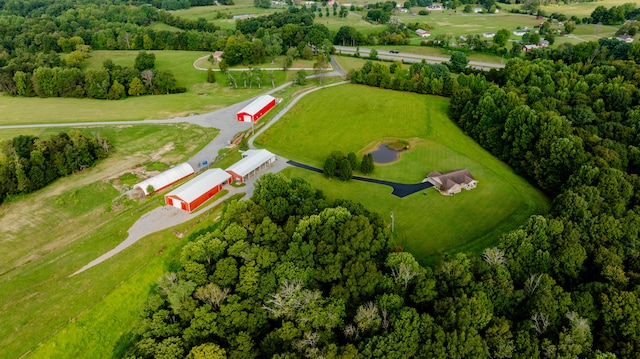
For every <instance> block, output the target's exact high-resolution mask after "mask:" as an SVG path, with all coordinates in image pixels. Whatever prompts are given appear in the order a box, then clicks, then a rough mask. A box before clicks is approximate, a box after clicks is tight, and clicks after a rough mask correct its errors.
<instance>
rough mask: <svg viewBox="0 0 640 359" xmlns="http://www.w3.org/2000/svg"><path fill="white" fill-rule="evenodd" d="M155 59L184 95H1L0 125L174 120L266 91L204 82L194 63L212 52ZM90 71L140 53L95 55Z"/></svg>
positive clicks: (127, 62) (160, 54)
mask: <svg viewBox="0 0 640 359" xmlns="http://www.w3.org/2000/svg"><path fill="white" fill-rule="evenodd" d="M150 52H153V53H154V54H155V55H156V68H157V69H160V70H171V71H172V72H173V73H174V75H175V76H176V79H177V80H178V85H179V86H185V87H186V88H187V92H186V93H182V94H173V95H154V96H140V97H128V98H126V99H124V100H119V101H108V100H93V99H76V98H27V97H11V96H6V95H5V96H0V113H2V116H0V125H15V124H28V123H66V122H78V121H82V122H85V121H87V122H96V121H126V120H143V119H149V118H172V117H177V116H187V115H189V114H192V113H193V114H200V113H207V112H211V111H214V110H216V109H220V108H223V107H226V106H229V105H232V104H234V103H237V102H240V101H243V100H246V99H248V98H251V97H253V96H256V95H258V94H261V93H263V92H265V91H267V88H266V87H263V88H262V89H258V88H256V87H254V88H253V89H248V88H247V89H244V88H239V89H231V88H229V87H228V86H227V84H226V79H225V77H224V75H223V74H216V81H217V82H216V83H215V84H209V83H206V82H205V80H206V76H207V73H206V71H199V70H196V69H195V68H193V62H194V61H195V60H196V59H197V58H199V57H201V56H205V55H208V54H209V53H208V52H190V51H150ZM91 54H92V56H91V58H89V59H88V60H87V64H86V65H85V67H86V68H96V67H101V66H102V63H103V62H104V61H105V60H106V59H112V60H113V61H114V63H115V64H116V65H122V66H133V63H134V61H135V57H136V56H137V55H138V51H93V52H92V53H91ZM285 76H286V75H285V74H284V73H283V72H282V71H276V86H278V85H281V84H282V83H284V80H285Z"/></svg>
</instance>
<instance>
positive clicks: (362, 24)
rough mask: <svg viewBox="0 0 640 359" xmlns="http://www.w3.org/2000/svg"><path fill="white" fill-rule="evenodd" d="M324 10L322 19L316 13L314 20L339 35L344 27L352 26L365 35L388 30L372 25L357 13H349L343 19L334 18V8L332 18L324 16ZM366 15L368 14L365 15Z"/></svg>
mask: <svg viewBox="0 0 640 359" xmlns="http://www.w3.org/2000/svg"><path fill="white" fill-rule="evenodd" d="M324 11H325V10H324V8H323V9H322V14H323V16H322V17H318V16H317V13H316V17H315V19H314V20H313V22H314V23H315V24H322V25H324V26H326V27H327V28H328V29H329V30H331V31H332V32H334V33H337V32H338V30H340V28H341V27H343V26H351V27H353V28H355V29H356V30H358V32H360V33H361V34H363V35H370V34H373V33H376V32H380V31H383V30H385V29H386V26H385V25H378V24H372V23H370V22H368V21H366V20H364V19H363V18H362V16H360V15H359V14H357V13H353V12H349V14H348V15H347V17H345V18H341V17H339V16H333V8H330V9H329V13H330V14H331V16H329V17H327V16H324V14H325V12H324ZM365 15H366V13H365Z"/></svg>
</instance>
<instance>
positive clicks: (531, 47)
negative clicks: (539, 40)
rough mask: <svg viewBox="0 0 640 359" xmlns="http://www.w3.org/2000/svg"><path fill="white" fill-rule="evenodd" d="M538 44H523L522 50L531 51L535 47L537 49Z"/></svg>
mask: <svg viewBox="0 0 640 359" xmlns="http://www.w3.org/2000/svg"><path fill="white" fill-rule="evenodd" d="M537 48H538V45H535V44H530V45H522V51H524V52H527V51H531V50H533V49H537Z"/></svg>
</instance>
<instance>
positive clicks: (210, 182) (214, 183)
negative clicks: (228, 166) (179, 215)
mask: <svg viewBox="0 0 640 359" xmlns="http://www.w3.org/2000/svg"><path fill="white" fill-rule="evenodd" d="M230 178H231V175H230V174H229V173H227V172H225V171H223V170H221V169H220V168H212V169H210V170H207V171H206V172H205V173H203V174H201V175H200V176H198V177H196V178H194V179H192V180H191V181H189V182H187V183H185V184H183V185H182V186H180V187H178V188H176V189H174V190H173V191H171V192H169V193H167V194H166V195H165V196H164V200H165V203H166V204H168V205H170V206H174V207H177V208H180V209H182V210H185V211H188V212H191V211H193V210H195V209H196V208H198V206H200V205H201V204H203V203H204V202H206V201H207V200H208V199H209V198H211V197H213V196H214V195H215V194H216V193H218V192H220V190H222V186H223V185H224V184H225V183H227V182H229V179H230Z"/></svg>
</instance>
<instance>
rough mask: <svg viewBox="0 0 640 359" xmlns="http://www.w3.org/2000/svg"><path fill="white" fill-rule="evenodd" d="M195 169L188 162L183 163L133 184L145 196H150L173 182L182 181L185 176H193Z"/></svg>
mask: <svg viewBox="0 0 640 359" xmlns="http://www.w3.org/2000/svg"><path fill="white" fill-rule="evenodd" d="M194 172H195V171H194V170H193V167H191V165H190V164H188V163H186V162H185V163H181V164H179V165H176V166H174V167H172V168H170V169H168V170H166V171H164V172H161V173H160V174H157V175H155V176H153V177H150V178H147V179H145V180H144V181H142V182H139V183H136V184H135V185H134V186H133V189H134V190H135V191H139V192H141V193H143V194H144V196H149V195H152V194H154V193H155V192H159V191H161V190H163V189H165V188H167V187H169V186H171V185H172V184H174V183H176V182H178V181H180V180H181V179H183V178H186V177H189V176H191V175H192V174H193V173H194Z"/></svg>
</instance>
